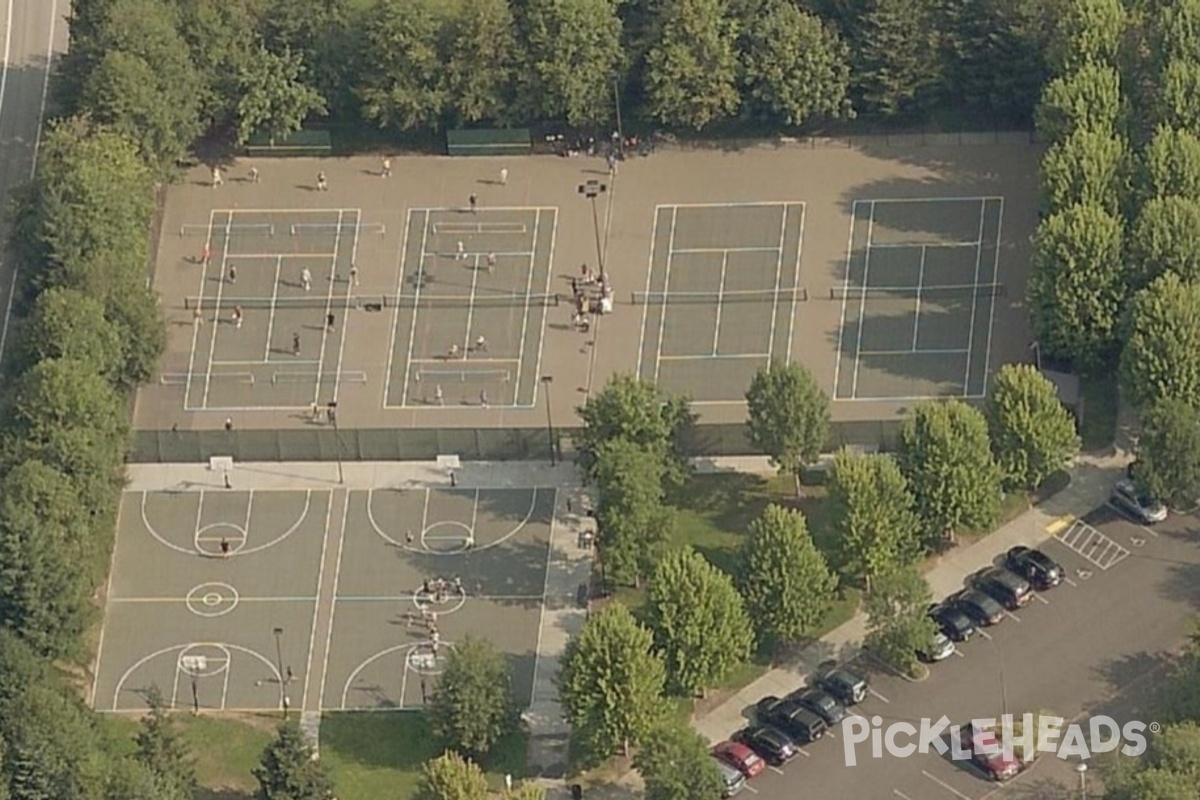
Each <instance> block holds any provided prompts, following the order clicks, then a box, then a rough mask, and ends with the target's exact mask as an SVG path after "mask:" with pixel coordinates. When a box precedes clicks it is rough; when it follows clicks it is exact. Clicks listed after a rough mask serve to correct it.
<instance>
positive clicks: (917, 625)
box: [863, 567, 937, 672]
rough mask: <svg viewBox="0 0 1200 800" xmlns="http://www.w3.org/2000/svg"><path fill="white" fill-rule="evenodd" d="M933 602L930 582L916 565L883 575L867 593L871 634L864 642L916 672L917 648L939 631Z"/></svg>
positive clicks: (902, 667) (889, 660) (894, 663)
mask: <svg viewBox="0 0 1200 800" xmlns="http://www.w3.org/2000/svg"><path fill="white" fill-rule="evenodd" d="M931 602H933V594H932V593H931V592H930V591H929V584H928V583H926V582H925V576H923V575H922V574H921V573H920V572H919V571H918V570H917V569H915V568H914V567H904V568H901V569H898V570H894V571H892V572H890V573H887V574H886V575H883V576H881V577H880V578H879V580H878V581H877V582H876V584H875V587H874V589H872V591H871V593H870V594H868V595H867V602H866V610H867V635H866V638H865V639H864V640H863V645H864V646H865V647H866V648H867V649H868V650H870V651H872V652H873V653H875V654H876V655H878V656H879V657H880V658H881V659H883V660H884V661H885V662H887V663H888V664H891V665H892V666H893V667H895V668H896V669H899V670H904V671H906V672H912V671H913V670H914V669H915V668H916V664H917V650H918V649H920V648H922V647H925V646H927V645H928V644H929V643H930V642H931V641H932V640H933V635H934V634H935V633H936V632H937V624H936V623H935V622H934V621H933V620H932V619H930V617H929V613H928V610H927V609H928V608H929V604H930V603H931Z"/></svg>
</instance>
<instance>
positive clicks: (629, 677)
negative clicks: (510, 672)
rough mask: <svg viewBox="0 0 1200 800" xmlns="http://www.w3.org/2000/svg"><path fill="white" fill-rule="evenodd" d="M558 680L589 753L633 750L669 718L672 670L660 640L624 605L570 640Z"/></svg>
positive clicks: (576, 733) (601, 613) (577, 734)
mask: <svg viewBox="0 0 1200 800" xmlns="http://www.w3.org/2000/svg"><path fill="white" fill-rule="evenodd" d="M561 663H562V666H561V670H560V672H559V676H558V693H559V698H560V699H561V700H562V704H563V710H564V713H565V716H566V718H567V721H568V722H570V723H571V726H572V735H573V736H575V737H577V738H578V741H579V742H580V744H582V745H583V747H584V749H585V751H586V752H588V753H590V754H592V755H593V756H594V757H598V758H601V759H603V758H607V757H608V756H610V755H614V754H616V753H618V752H624V753H625V755H629V751H630V747H631V746H633V745H635V744H639V743H640V742H642V739H643V737H644V736H645V735H646V734H647V733H648V732H649V731H650V730H651V729H652V728H653V727H654V726H655V725H656V724H657V723H658V722H659V721H660V720H662V719H663V715H664V713H665V702H664V700H663V687H664V685H665V682H666V670H665V668H664V667H663V662H662V659H661V658H659V657H658V655H657V654H656V653H655V652H654V638H653V636H652V635H651V633H650V631H648V630H646V629H645V628H643V627H642V626H641V625H639V624H638V623H637V620H635V619H634V618H633V614H631V613H630V612H629V609H628V608H626V607H625V605H624V604H622V603H619V602H618V603H610V604H609V605H607V606H605V607H604V608H603V609H602V610H601V611H599V612H598V613H596V614H593V615H592V616H591V617H590V618H589V619H588V621H587V623H585V624H584V626H583V630H582V631H580V633H579V635H578V636H576V637H574V638H572V639H571V640H569V641H568V642H567V647H566V651H565V652H564V653H563V658H562V662H561Z"/></svg>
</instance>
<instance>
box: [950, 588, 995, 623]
mask: <svg viewBox="0 0 1200 800" xmlns="http://www.w3.org/2000/svg"><path fill="white" fill-rule="evenodd" d="M951 601H952V602H953V603H954V607H955V608H957V609H959V610H960V611H962V612H963V613H964V614H966V615H967V616H968V617H970V618H971V619H972V620H974V621H975V624H976V625H980V626H983V627H987V626H988V625H995V624H996V623H998V622H1000V620H1002V619H1004V606H1002V605H1000V603H998V602H996V600H994V599H993V598H992V596H991V595H989V594H984V593H983V592H981V591H979V590H978V589H967V590H966V591H962V592H959V593H958V594H956V595H954V596H953V597H952V598H951Z"/></svg>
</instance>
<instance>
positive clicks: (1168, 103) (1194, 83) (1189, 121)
mask: <svg viewBox="0 0 1200 800" xmlns="http://www.w3.org/2000/svg"><path fill="white" fill-rule="evenodd" d="M1157 112H1158V113H1157V121H1158V124H1160V125H1168V126H1170V127H1172V128H1179V129H1180V130H1187V131H1195V130H1197V129H1200V63H1197V62H1196V61H1195V60H1194V58H1186V59H1185V58H1176V59H1173V60H1172V61H1170V62H1169V63H1168V64H1167V66H1166V67H1165V68H1164V69H1163V72H1162V77H1161V78H1160V79H1159V83H1158V110H1157Z"/></svg>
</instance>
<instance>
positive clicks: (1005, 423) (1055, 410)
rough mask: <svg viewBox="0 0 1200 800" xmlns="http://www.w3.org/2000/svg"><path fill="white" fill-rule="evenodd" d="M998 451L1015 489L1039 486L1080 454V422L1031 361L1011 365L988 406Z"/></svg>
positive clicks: (1006, 477) (994, 451)
mask: <svg viewBox="0 0 1200 800" xmlns="http://www.w3.org/2000/svg"><path fill="white" fill-rule="evenodd" d="M987 417H988V427H989V428H990V430H991V436H992V454H993V455H994V456H995V457H996V463H997V464H998V465H999V467H1000V472H1001V474H1002V475H1003V476H1004V481H1005V482H1006V483H1007V484H1008V485H1009V486H1013V487H1021V488H1023V489H1034V488H1036V487H1038V486H1040V485H1041V483H1042V481H1044V480H1045V479H1046V478H1047V477H1049V476H1050V475H1051V474H1053V473H1054V472H1056V471H1058V470H1060V469H1065V468H1066V467H1067V466H1068V465H1069V464H1070V463H1071V460H1072V459H1073V458H1074V457H1075V455H1076V454H1077V453H1078V452H1079V444H1080V442H1079V436H1078V435H1077V434H1076V433H1075V420H1074V419H1072V418H1071V414H1070V412H1068V411H1067V409H1066V407H1065V406H1064V405H1063V404H1062V402H1061V401H1060V400H1059V399H1058V390H1057V389H1056V388H1055V387H1054V384H1053V383H1051V382H1050V381H1049V380H1047V379H1046V377H1045V376H1044V375H1042V374H1041V372H1039V371H1038V370H1037V369H1036V368H1035V367H1032V366H1030V365H1029V364H1005V365H1004V366H1003V367H1001V368H1000V371H999V372H997V373H996V377H995V378H994V379H993V380H992V391H991V393H990V394H989V395H988V404H987Z"/></svg>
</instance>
